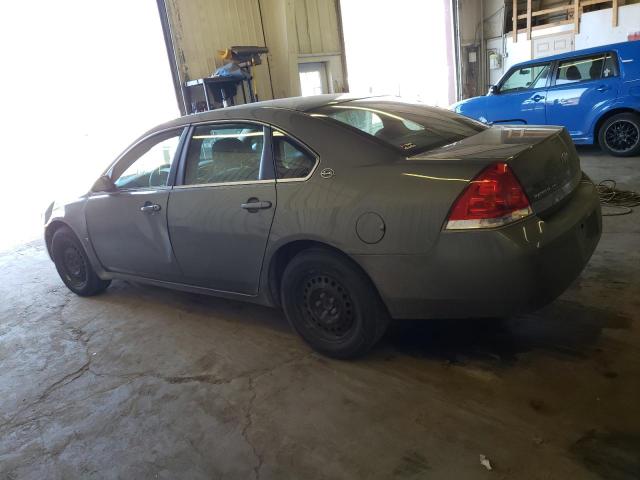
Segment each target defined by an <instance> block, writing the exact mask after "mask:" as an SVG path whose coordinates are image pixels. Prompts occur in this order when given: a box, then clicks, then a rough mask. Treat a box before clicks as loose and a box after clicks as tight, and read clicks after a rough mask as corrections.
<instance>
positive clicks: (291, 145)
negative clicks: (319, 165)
mask: <svg viewBox="0 0 640 480" xmlns="http://www.w3.org/2000/svg"><path fill="white" fill-rule="evenodd" d="M273 152H274V156H275V163H276V176H277V178H278V179H291V178H305V177H307V176H308V175H309V174H310V173H311V171H312V170H313V167H314V166H315V164H316V159H315V157H314V156H313V155H311V154H310V153H309V152H307V151H306V150H305V149H303V148H302V147H300V146H298V145H296V143H295V142H294V141H293V140H291V139H290V138H288V137H287V136H286V135H285V134H284V133H282V132H279V131H277V130H275V131H274V132H273Z"/></svg>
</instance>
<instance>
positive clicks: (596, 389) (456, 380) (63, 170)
mask: <svg viewBox="0 0 640 480" xmlns="http://www.w3.org/2000/svg"><path fill="white" fill-rule="evenodd" d="M51 3H57V2H51ZM427 3H429V5H428V6H426V4H427ZM134 4H135V5H134ZM363 4H364V2H360V1H359V0H236V1H233V2H230V1H225V0H199V1H188V0H157V2H153V1H152V0H145V2H126V1H124V0H119V1H114V2H108V3H107V4H101V5H99V6H98V5H97V4H92V5H87V4H86V3H85V2H79V1H78V2H69V3H68V4H66V5H64V6H61V5H52V4H50V3H49V2H42V4H41V5H40V7H41V9H42V10H41V11H40V12H39V13H38V15H37V18H31V15H32V12H30V11H29V9H30V7H29V6H27V5H15V6H12V7H6V8H9V9H10V13H11V15H9V16H4V18H3V19H2V20H0V22H2V27H3V28H2V29H0V30H1V31H2V32H3V33H0V35H2V37H0V40H2V42H3V44H4V45H11V46H12V47H11V48H9V49H7V53H6V55H5V56H4V61H5V65H6V66H7V71H9V70H10V71H12V72H14V73H13V74H12V75H11V76H10V75H4V76H3V77H4V78H3V79H2V80H0V99H1V100H2V104H3V105H5V106H6V110H5V109H3V115H1V117H3V118H2V120H1V122H2V126H3V127H4V128H3V130H4V131H5V132H9V133H10V135H11V138H14V139H15V140H16V141H11V142H7V143H8V144H9V145H8V146H6V148H5V159H4V160H3V166H6V168H5V174H6V178H7V179H9V180H8V181H7V184H8V185H6V188H5V189H4V191H3V192H1V193H0V200H2V202H3V205H4V206H5V209H3V210H6V212H4V213H5V214H6V217H5V221H4V222H3V229H2V233H3V234H2V237H3V238H2V239H1V240H0V299H1V300H2V301H1V302H0V365H1V366H2V369H1V371H0V387H1V388H0V391H1V392H2V395H1V396H0V478H2V479H11V480H17V479H41V478H47V479H49V478H52V479H58V478H59V479H68V478H189V479H200V478H202V479H209V478H216V479H217V478H220V479H222V478H225V479H236V478H238V479H251V478H255V479H268V478H273V479H288V478H291V479H316V478H317V479H321V478H322V479H364V478H367V479H388V478H399V479H400V478H401V479H423V478H429V479H458V478H459V479H476V478H477V479H485V478H487V479H488V478H501V479H502V478H504V479H507V478H509V479H511V478H518V479H520V478H522V479H525V478H526V479H529V478H540V479H594V480H595V479H614V480H619V479H625V480H626V479H629V480H631V479H637V478H640V408H639V405H640V314H639V313H638V312H639V311H640V248H639V247H640V221H639V219H638V218H639V217H638V216H639V215H640V207H638V208H632V207H620V206H616V205H611V204H610V203H609V204H603V214H604V215H605V216H604V217H603V233H602V238H601V241H600V243H599V245H598V247H597V250H596V252H595V253H594V255H593V257H592V258H591V260H590V261H589V264H588V265H587V267H586V269H585V270H584V271H583V272H582V274H581V275H580V277H579V278H578V279H577V280H576V281H575V282H574V283H573V284H572V286H571V287H570V288H569V289H568V290H567V291H566V292H565V293H564V294H562V295H561V296H560V297H559V298H558V299H557V300H555V301H554V302H553V303H551V304H550V305H548V306H546V307H544V308H542V309H541V310H539V311H537V312H535V313H531V314H526V315H519V316H516V317H512V318H500V319H478V318H469V319H464V320H447V319H441V320H440V319H438V320H425V321H416V320H397V321H393V322H392V323H391V326H390V328H389V331H388V332H387V334H386V335H385V336H384V337H383V338H382V340H381V342H380V343H379V344H378V345H377V346H376V347H375V348H374V349H373V350H372V351H371V352H370V353H369V354H368V355H366V356H365V357H364V358H361V359H358V360H354V361H338V360H332V359H329V358H326V357H324V356H322V355H320V354H318V353H315V352H313V351H312V350H311V349H310V348H309V347H308V346H307V345H305V344H304V343H303V342H301V341H300V340H299V338H298V337H297V336H296V335H295V334H294V333H293V332H292V331H291V329H290V327H289V325H288V323H287V320H286V319H285V317H284V314H283V313H282V311H281V310H279V309H270V308H266V307H262V306H257V305H251V304H248V303H241V302H237V301H232V300H226V299H220V298H214V297H208V296H203V295H197V294H192V293H185V292H178V291H172V290H167V289H162V288H159V287H153V286H149V285H143V284H139V283H135V282H128V281H114V282H113V284H112V285H111V287H110V288H109V289H108V290H107V291H106V292H105V293H104V294H101V295H98V296H95V297H87V298H82V297H78V296H76V295H74V294H73V293H72V292H70V291H68V290H67V288H66V287H65V285H64V284H63V283H62V282H61V280H60V278H59V277H58V275H57V273H56V270H55V267H54V266H53V264H52V263H51V260H50V258H49V256H48V254H47V250H46V247H45V245H44V240H43V238H42V216H41V215H42V212H43V211H44V209H45V208H46V206H47V205H48V204H49V203H50V202H51V201H52V200H53V199H54V198H57V197H58V196H64V195H73V194H75V193H76V192H77V191H85V192H86V188H87V186H88V185H90V184H91V183H92V181H93V180H95V178H97V176H98V175H99V174H100V171H101V170H102V169H103V168H104V167H105V166H106V165H108V164H109V163H110V162H111V161H112V159H113V158H115V156H116V155H117V154H118V153H119V152H120V151H121V150H122V149H123V148H124V147H125V146H126V145H127V144H128V143H130V142H131V141H132V140H133V139H134V138H136V137H137V136H138V135H139V134H140V133H141V132H142V131H144V130H145V129H146V128H149V127H151V126H153V125H155V124H158V123H161V122H163V121H166V120H168V119H170V118H173V117H177V116H181V115H186V114H190V113H192V112H194V111H199V110H202V109H203V108H205V107H204V106H203V102H205V98H204V93H203V92H204V90H203V88H202V86H201V85H200V84H194V85H192V86H189V85H188V83H189V82H194V81H197V80H199V79H205V78H207V77H209V76H210V75H211V74H212V73H214V72H215V71H216V70H218V69H220V68H221V67H223V65H224V60H223V59H222V56H221V55H222V53H221V52H224V51H225V50H228V49H232V47H234V46H252V47H253V46H255V47H264V48H266V49H268V53H263V54H260V62H259V64H255V65H252V66H251V67H248V68H250V72H251V75H252V77H253V78H252V79H251V80H249V81H244V82H242V83H241V84H239V86H238V90H237V91H236V95H235V98H234V99H233V101H234V102H236V103H243V101H244V95H247V94H248V89H249V88H251V89H252V91H253V93H254V95H255V97H256V99H257V100H269V99H274V98H285V97H292V96H299V95H307V94H317V93H343V92H345V93H346V92H350V93H355V94H361V95H382V94H390V95H400V96H408V97H412V98H417V99H418V100H420V101H422V102H425V103H428V104H431V105H436V106H440V107H443V108H446V107H447V106H449V105H450V104H452V103H454V102H455V101H457V100H461V99H464V98H469V97H473V96H478V95H484V94H485V93H486V92H487V90H488V88H489V86H490V85H493V84H496V83H497V82H498V80H499V79H500V77H501V76H502V75H503V74H504V73H505V72H507V71H508V70H509V68H510V67H511V66H512V65H514V64H516V63H519V62H522V61H526V60H530V59H533V58H538V57H543V56H548V55H552V54H556V53H561V52H565V51H573V50H579V49H583V48H589V47H595V46H600V45H605V44H609V43H616V42H622V41H627V40H629V41H630V40H633V39H638V38H640V2H636V1H631V0H627V1H624V0H609V1H601V0H564V1H562V0H437V1H436V0H434V1H433V2H423V1H418V0H402V1H400V2H395V3H393V4H392V3H391V2H386V1H382V0H376V1H371V2H367V5H366V7H365V6H364V5H363ZM2 8H5V7H4V6H3V7H2ZM11 8H12V9H13V10H11ZM7 18H10V19H11V21H8V20H7ZM52 18H53V19H56V22H51V19H52ZM17 20H19V21H17ZM25 22H31V25H32V27H31V28H30V29H29V30H28V31H24V29H22V28H21V25H25V24H26V23H25ZM5 23H6V25H4V24H5ZM10 24H13V25H10ZM61 25H62V27H63V28H61ZM114 26H115V27H116V28H114ZM5 27H6V28H5ZM35 31H38V33H37V34H34V33H33V32H35ZM30 32H31V33H30ZM32 34H33V35H32ZM30 36H35V39H33V38H28V37H30ZM46 43H48V45H47V44H46ZM35 58H37V59H38V61H37V62H36V61H35V60H34V59H35ZM256 63H258V62H256ZM43 72H45V73H46V74H47V75H48V76H51V81H50V83H48V87H47V90H48V93H47V95H46V98H42V97H41V96H40V95H38V100H37V102H38V104H40V103H42V104H41V105H38V106H36V107H34V108H31V107H29V108H25V100H24V97H20V98H17V97H16V95H15V93H16V85H17V83H16V82H18V80H17V79H16V77H20V78H22V79H23V80H20V82H19V84H20V86H21V88H20V91H23V90H33V91H35V89H38V88H42V74H43ZM224 96H225V94H224V93H221V94H220V95H212V99H210V101H211V104H212V105H211V107H212V108H223V107H222V105H221V103H222V100H224ZM213 97H215V98H213ZM30 101H32V102H34V103H35V102H36V100H35V98H32V99H31V100H30ZM205 103H206V102H205ZM43 114H44V115H43ZM36 115H41V116H43V117H44V118H43V120H42V121H41V122H42V123H40V122H39V124H38V125H39V127H38V128H36V129H35V130H34V129H31V128H25V125H29V124H32V123H33V119H34V118H35V116H36ZM43 124H44V125H43ZM18 127H19V128H18ZM43 127H46V128H43ZM35 133H37V136H38V138H39V140H38V141H37V142H36V143H35V144H34V138H33V135H34V134H35ZM7 138H8V137H7ZM25 145H26V146H27V147H25ZM34 151H35V152H34ZM43 152H44V153H46V155H42V154H43ZM578 153H579V155H580V159H581V166H582V169H583V170H584V171H585V172H586V173H587V175H588V176H589V177H590V178H591V179H592V180H593V181H594V182H595V183H599V182H602V181H607V180H613V181H615V182H616V185H617V188H619V189H621V190H627V191H633V192H638V191H640V163H639V162H640V157H627V158H620V157H613V156H610V155H607V154H605V153H603V152H601V151H600V149H599V148H598V146H597V145H594V146H579V147H578ZM32 157H33V160H28V159H29V158H32ZM34 169H36V170H37V172H38V173H39V174H38V175H36V174H35V173H34V171H33V170H34ZM27 175H28V177H27ZM19 178H29V179H30V180H29V181H28V182H26V183H25V182H20V181H16V182H14V181H11V179H19ZM83 189H84V190H83ZM398 194H399V195H400V194H401V193H400V192H399V193H398ZM21 201H23V202H24V203H23V204H22V206H21V205H20V203H21Z"/></svg>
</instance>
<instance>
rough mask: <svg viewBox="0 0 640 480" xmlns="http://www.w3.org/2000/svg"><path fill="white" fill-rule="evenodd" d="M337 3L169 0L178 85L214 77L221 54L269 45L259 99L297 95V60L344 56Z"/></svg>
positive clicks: (261, 69)
mask: <svg viewBox="0 0 640 480" xmlns="http://www.w3.org/2000/svg"><path fill="white" fill-rule="evenodd" d="M337 2H338V0H166V6H167V13H168V16H169V22H170V25H171V34H172V37H173V43H174V51H175V54H176V59H177V63H178V70H179V74H180V81H181V82H185V81H187V80H193V79H196V78H201V77H206V76H209V75H211V73H212V72H213V71H214V70H215V69H216V68H217V67H220V66H222V61H221V59H220V57H219V55H218V53H217V51H218V50H223V49H225V48H227V47H229V46H232V45H258V46H265V43H267V45H266V46H267V47H268V48H269V50H270V54H269V56H268V57H269V58H268V62H264V63H263V64H262V65H260V66H258V67H256V68H255V77H256V84H257V93H258V95H259V97H260V99H261V100H266V99H269V98H272V95H273V96H275V97H281V96H290V95H296V94H298V92H299V84H297V83H296V82H297V81H298V80H297V63H298V58H297V55H309V54H317V55H321V54H336V53H340V54H341V53H342V42H341V32H340V24H339V20H338V13H337V12H338V7H337ZM265 31H266V33H267V35H265ZM287 64H288V68H287ZM293 64H295V65H293ZM274 69H280V70H287V71H286V72H284V71H283V72H281V71H278V72H275V71H273V70H274ZM270 70H271V71H270ZM342 75H343V72H342V71H341V72H339V76H340V77H342ZM274 79H279V80H281V81H280V84H279V85H277V86H276V85H274V86H273V93H272V86H271V84H272V82H273V81H274ZM283 79H284V81H282V80H283ZM340 81H341V82H342V78H340ZM340 84H341V85H342V83H340Z"/></svg>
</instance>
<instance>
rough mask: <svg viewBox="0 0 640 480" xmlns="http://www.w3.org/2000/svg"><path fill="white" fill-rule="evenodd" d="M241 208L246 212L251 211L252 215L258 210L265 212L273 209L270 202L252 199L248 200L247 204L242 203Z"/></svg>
mask: <svg viewBox="0 0 640 480" xmlns="http://www.w3.org/2000/svg"><path fill="white" fill-rule="evenodd" d="M240 208H244V209H245V210H249V212H251V213H255V212H257V211H258V210H264V209H266V208H271V202H269V201H262V202H261V201H260V200H258V199H257V198H250V199H249V200H247V203H241V204H240Z"/></svg>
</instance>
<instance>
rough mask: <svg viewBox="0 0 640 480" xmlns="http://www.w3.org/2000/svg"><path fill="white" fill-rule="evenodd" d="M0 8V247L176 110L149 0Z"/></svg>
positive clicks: (33, 226)
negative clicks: (0, 169)
mask: <svg viewBox="0 0 640 480" xmlns="http://www.w3.org/2000/svg"><path fill="white" fill-rule="evenodd" d="M2 8H3V14H2V15H1V16H0V42H1V43H2V44H3V45H4V46H5V47H6V48H4V49H3V55H2V62H3V67H2V68H3V74H2V75H0V105H2V118H1V119H0V125H1V126H2V132H3V135H2V136H3V138H4V142H3V144H2V167H3V179H4V182H3V188H2V189H0V202H1V204H2V206H3V223H4V227H3V228H2V235H0V249H2V248H3V247H7V246H9V245H11V244H14V243H16V242H19V241H25V240H29V239H32V238H34V237H36V236H40V235H41V229H42V217H41V216H42V213H43V212H44V210H45V209H46V208H47V206H48V205H49V204H50V203H51V201H52V200H54V199H55V198H58V199H59V198H61V197H68V196H69V195H73V194H81V193H85V192H87V191H88V190H89V188H90V187H91V185H92V183H93V181H94V180H95V179H96V178H97V177H98V176H99V175H100V173H101V172H102V171H103V170H104V168H106V167H107V166H108V164H109V163H110V162H111V161H112V160H113V159H115V157H116V156H117V155H118V154H119V153H120V152H121V151H122V150H124V148H125V147H126V146H127V145H128V144H129V143H131V142H132V141H133V140H134V139H135V138H136V137H137V136H139V135H140V134H141V133H143V132H144V131H145V130H147V129H148V128H150V127H153V126H155V125H157V124H158V123H161V122H163V121H165V120H169V119H171V118H174V117H177V116H178V115H179V112H178V105H177V103H176V97H175V93H174V87H173V84H172V81H171V71H170V67H169V62H168V59H167V52H166V48H165V44H164V41H163V33H162V27H161V23H160V20H159V15H158V6H157V3H156V1H155V0H140V1H135V2H131V1H127V0H112V1H109V2H86V1H81V0H68V1H64V2H48V1H38V2H9V3H6V4H3V7H2ZM9 206H10V207H9Z"/></svg>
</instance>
